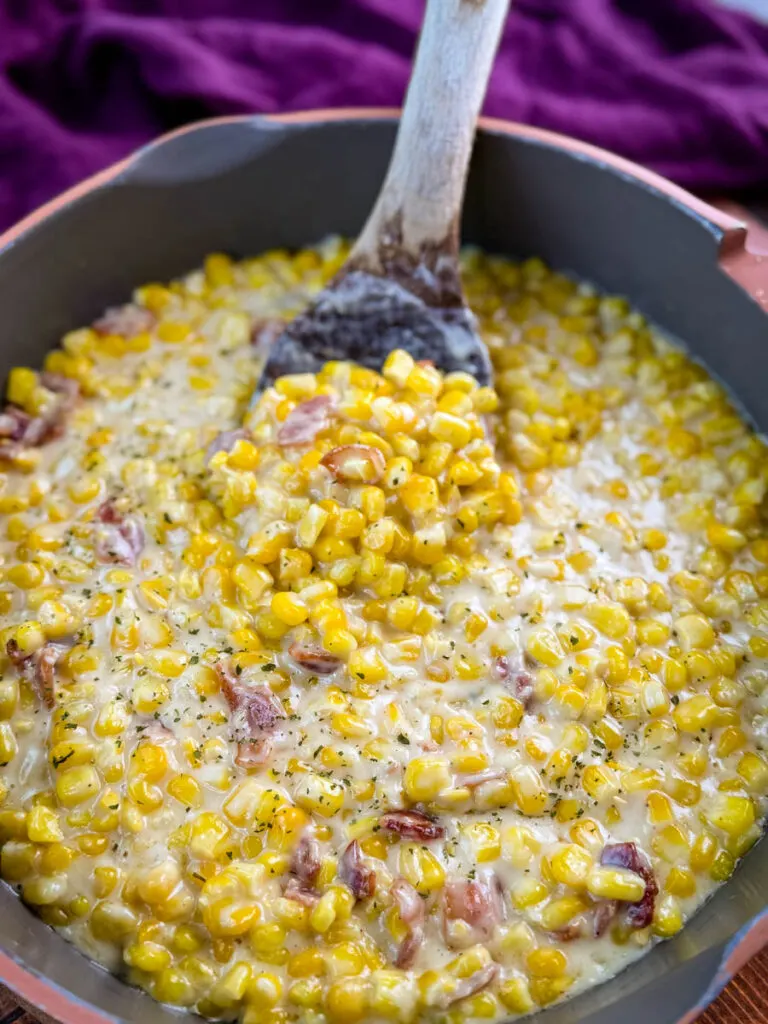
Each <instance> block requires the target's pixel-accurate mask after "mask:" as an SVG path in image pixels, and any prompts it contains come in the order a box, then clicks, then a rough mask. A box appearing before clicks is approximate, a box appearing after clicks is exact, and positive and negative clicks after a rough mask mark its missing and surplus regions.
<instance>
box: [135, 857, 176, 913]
mask: <svg viewBox="0 0 768 1024" xmlns="http://www.w3.org/2000/svg"><path fill="white" fill-rule="evenodd" d="M180 881H181V872H180V871H179V867H178V865H177V864H176V862H175V861H173V860H170V859H168V860H165V861H162V862H161V863H160V864H156V865H155V866H154V867H152V868H150V869H149V870H147V871H145V872H143V873H142V876H141V878H140V880H139V883H138V886H137V892H138V894H139V896H140V897H141V898H142V899H143V900H144V902H145V903H148V904H149V905H150V906H156V905H158V904H161V903H164V902H165V901H166V900H167V899H168V897H169V896H170V895H171V893H172V892H173V890H174V889H175V888H176V886H177V885H178V884H179V882H180Z"/></svg>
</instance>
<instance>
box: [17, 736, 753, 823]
mask: <svg viewBox="0 0 768 1024" xmlns="http://www.w3.org/2000/svg"><path fill="white" fill-rule="evenodd" d="M736 773H737V774H738V775H740V776H741V778H742V779H744V781H745V782H746V784H747V786H748V787H749V788H750V789H752V790H755V791H757V792H763V791H765V789H766V787H767V786H768V763H766V761H765V758H763V757H761V756H760V755H759V754H755V753H753V752H752V751H747V753H745V754H742V756H741V758H740V759H739V763H738V764H737V766H736ZM30 838H32V837H31V836H30Z"/></svg>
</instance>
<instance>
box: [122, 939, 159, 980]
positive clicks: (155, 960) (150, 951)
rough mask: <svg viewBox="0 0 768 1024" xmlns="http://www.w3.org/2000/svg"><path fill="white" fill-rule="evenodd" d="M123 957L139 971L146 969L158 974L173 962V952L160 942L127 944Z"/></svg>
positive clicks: (147, 971) (150, 972)
mask: <svg viewBox="0 0 768 1024" xmlns="http://www.w3.org/2000/svg"><path fill="white" fill-rule="evenodd" d="M123 959H124V960H125V962H126V963H127V964H128V966H129V967H135V968H136V970H138V971H146V973H148V974H156V973H157V972H158V971H162V970H164V969H165V968H166V967H169V966H170V964H171V954H170V953H169V952H168V950H167V949H166V948H165V947H164V946H161V945H160V944H159V943H158V942H152V941H146V942H137V943H134V944H133V945H131V946H127V947H126V949H125V951H124V952H123Z"/></svg>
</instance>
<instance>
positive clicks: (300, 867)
mask: <svg viewBox="0 0 768 1024" xmlns="http://www.w3.org/2000/svg"><path fill="white" fill-rule="evenodd" d="M288 871H289V875H288V877H287V878H284V879H283V883H282V885H283V896H285V897H286V898H287V899H289V900H294V901H295V902H296V903H301V904H302V906H305V907H314V905H315V904H316V903H317V901H318V900H319V899H320V893H319V892H318V891H317V889H315V882H316V881H317V876H318V874H319V873H320V844H319V843H318V841H317V839H315V837H314V836H313V835H312V833H311V832H309V831H305V832H304V833H303V834H302V836H301V838H300V839H299V841H298V843H297V844H296V849H295V850H294V851H293V856H292V857H291V863H290V865H289V867H288Z"/></svg>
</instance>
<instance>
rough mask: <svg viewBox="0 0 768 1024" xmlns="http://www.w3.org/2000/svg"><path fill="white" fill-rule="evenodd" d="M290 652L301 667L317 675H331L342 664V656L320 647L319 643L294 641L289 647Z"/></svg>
mask: <svg viewBox="0 0 768 1024" xmlns="http://www.w3.org/2000/svg"><path fill="white" fill-rule="evenodd" d="M288 653H289V654H290V656H291V657H292V658H293V660H294V661H295V662H296V664H297V665H298V666H299V668H303V669H304V671H305V672H311V673H312V675H316V676H329V675H331V674H332V673H333V672H335V671H336V670H337V669H339V668H341V665H342V661H341V659H340V658H337V657H336V655H335V654H331V653H330V652H329V651H326V650H323V648H322V647H318V646H317V644H300V643H293V644H291V646H290V647H289V648H288Z"/></svg>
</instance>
